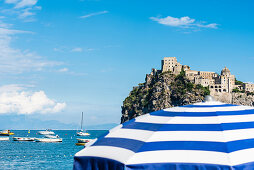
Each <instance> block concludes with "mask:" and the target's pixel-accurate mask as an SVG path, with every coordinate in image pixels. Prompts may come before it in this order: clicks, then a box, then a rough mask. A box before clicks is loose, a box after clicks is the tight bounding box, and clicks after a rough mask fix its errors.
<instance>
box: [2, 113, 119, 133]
mask: <svg viewBox="0 0 254 170" xmlns="http://www.w3.org/2000/svg"><path fill="white" fill-rule="evenodd" d="M116 125H117V124H114V123H113V124H100V125H93V126H91V125H90V126H85V129H88V130H90V129H91V130H108V129H111V128H113V127H114V126H116ZM77 127H79V125H78V124H74V123H73V124H66V123H61V122H59V121H57V120H44V121H43V120H39V119H34V118H29V117H27V116H24V115H0V130H1V129H13V130H14V129H15V130H23V129H30V130H32V129H35V130H38V129H55V130H57V129H61V130H68V129H75V130H76V129H77Z"/></svg>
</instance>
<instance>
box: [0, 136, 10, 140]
mask: <svg viewBox="0 0 254 170" xmlns="http://www.w3.org/2000/svg"><path fill="white" fill-rule="evenodd" d="M7 140H9V137H0V141H7Z"/></svg>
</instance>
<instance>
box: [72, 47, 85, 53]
mask: <svg viewBox="0 0 254 170" xmlns="http://www.w3.org/2000/svg"><path fill="white" fill-rule="evenodd" d="M71 51H72V52H82V51H83V49H82V48H80V47H76V48H73V49H72V50H71Z"/></svg>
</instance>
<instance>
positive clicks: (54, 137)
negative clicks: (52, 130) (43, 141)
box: [44, 135, 59, 139]
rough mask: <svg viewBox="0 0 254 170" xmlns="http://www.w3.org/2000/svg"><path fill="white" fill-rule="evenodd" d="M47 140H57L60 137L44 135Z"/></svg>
mask: <svg viewBox="0 0 254 170" xmlns="http://www.w3.org/2000/svg"><path fill="white" fill-rule="evenodd" d="M44 137H45V138H51V139H56V138H59V136H58V135H55V136H54V135H44Z"/></svg>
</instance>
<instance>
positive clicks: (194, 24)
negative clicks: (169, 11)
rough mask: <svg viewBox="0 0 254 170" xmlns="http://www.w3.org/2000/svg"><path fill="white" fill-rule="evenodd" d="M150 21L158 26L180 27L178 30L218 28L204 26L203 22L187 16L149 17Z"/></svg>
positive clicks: (213, 24) (214, 24)
mask: <svg viewBox="0 0 254 170" xmlns="http://www.w3.org/2000/svg"><path fill="white" fill-rule="evenodd" d="M150 19H151V20H153V21H156V22H158V23H159V24H163V25H167V26H171V27H180V28H194V29H195V28H213V29H216V28H218V24H216V23H212V24H206V22H204V21H200V22H198V21H196V20H195V19H192V18H190V17H188V16H185V17H180V18H175V17H171V16H167V17H165V18H160V17H150Z"/></svg>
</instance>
